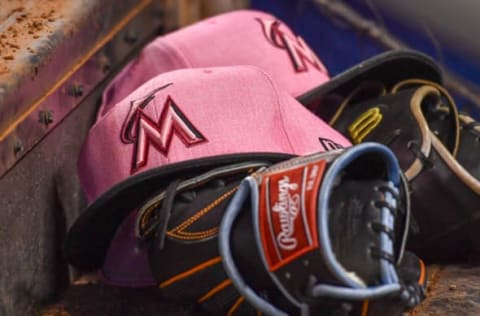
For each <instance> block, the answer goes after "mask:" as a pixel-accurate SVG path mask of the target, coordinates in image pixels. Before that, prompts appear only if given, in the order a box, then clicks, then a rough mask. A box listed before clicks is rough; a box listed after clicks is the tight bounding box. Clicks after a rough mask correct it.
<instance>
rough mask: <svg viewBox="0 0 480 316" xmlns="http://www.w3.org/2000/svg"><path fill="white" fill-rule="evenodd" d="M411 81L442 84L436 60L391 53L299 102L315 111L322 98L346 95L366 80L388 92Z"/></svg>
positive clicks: (408, 52) (403, 51)
mask: <svg viewBox="0 0 480 316" xmlns="http://www.w3.org/2000/svg"><path fill="white" fill-rule="evenodd" d="M411 78H418V79H424V80H429V81H433V82H437V83H442V72H441V69H440V68H439V67H438V65H437V64H436V63H435V61H434V60H433V59H431V58H430V57H429V56H427V55H425V54H422V53H420V52H418V51H414V50H408V49H401V50H390V51H387V52H385V53H382V54H379V55H377V56H375V57H372V58H370V59H367V60H365V61H364V62H361V63H359V64H358V65H356V66H354V67H352V68H350V69H348V70H346V71H344V72H343V73H340V74H339V75H337V76H335V77H334V78H332V79H331V80H330V81H328V82H326V83H324V84H322V85H321V86H318V87H316V88H314V89H312V90H310V91H307V92H306V93H304V94H302V95H301V96H300V97H298V98H297V99H298V101H300V103H302V104H303V105H305V106H307V107H310V108H312V107H311V106H310V105H312V104H316V103H318V100H319V99H321V98H322V97H324V96H326V95H332V94H335V95H338V96H346V95H348V94H349V93H350V92H352V91H353V90H354V89H355V88H356V87H358V86H359V85H360V84H361V83H363V82H366V81H380V82H382V83H383V84H384V85H385V87H386V88H387V89H388V88H391V87H392V86H393V85H394V84H396V83H398V82H399V81H402V80H405V79H411Z"/></svg>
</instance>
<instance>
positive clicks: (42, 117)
mask: <svg viewBox="0 0 480 316" xmlns="http://www.w3.org/2000/svg"><path fill="white" fill-rule="evenodd" d="M38 122H40V123H42V124H43V125H45V126H48V125H49V124H51V123H52V122H53V112H52V111H44V110H42V111H40V112H39V113H38Z"/></svg>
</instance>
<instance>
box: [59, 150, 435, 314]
mask: <svg viewBox="0 0 480 316" xmlns="http://www.w3.org/2000/svg"><path fill="white" fill-rule="evenodd" d="M213 159H217V158H213ZM242 159H243V161H239V162H237V163H232V164H225V163H224V164H222V165H219V166H218V167H216V168H211V169H208V170H205V168H202V169H203V170H202V172H200V170H201V169H199V172H198V173H196V174H195V173H194V172H193V169H189V170H186V171H185V170H182V168H178V166H173V167H172V166H168V168H170V170H175V172H170V175H169V176H168V179H167V178H165V177H164V180H166V181H161V180H162V179H161V177H160V178H158V179H157V181H156V183H157V184H159V187H161V190H160V191H159V193H158V194H155V195H154V196H153V197H151V198H149V199H148V200H147V201H146V202H145V201H143V202H142V201H141V200H139V201H136V203H138V204H137V205H142V206H141V207H140V209H139V210H138V215H137V225H136V227H137V228H136V235H137V238H138V239H139V240H142V241H143V243H144V244H145V247H147V249H148V257H149V262H150V267H151V270H152V272H153V275H154V277H155V279H156V281H157V282H158V286H159V289H160V292H161V294H162V296H163V298H164V299H167V300H172V301H176V302H180V303H195V304H199V305H200V306H201V307H202V308H203V310H204V311H206V312H208V313H210V314H213V315H221V314H227V315H258V313H259V312H261V313H265V314H268V315H285V314H291V315H299V314H302V315H359V314H361V315H398V314H399V313H401V312H402V311H405V310H408V309H409V308H412V307H413V306H415V305H417V304H418V303H419V302H420V301H421V300H422V299H423V297H424V288H425V284H426V280H425V267H424V265H423V263H422V262H421V260H419V259H418V258H417V257H416V256H415V255H413V254H412V253H410V252H404V247H405V243H406V240H407V232H408V227H409V199H408V193H407V183H406V181H405V180H404V178H403V177H402V175H401V172H400V169H399V166H398V163H397V160H396V158H395V157H394V155H393V153H392V152H391V151H390V150H389V149H388V148H387V147H385V146H382V145H380V144H374V143H366V144H361V145H357V146H353V147H351V148H349V149H347V150H342V149H340V150H336V151H331V152H326V153H321V154H314V155H311V156H306V157H299V158H293V159H290V160H284V161H283V162H280V163H278V164H272V163H271V161H268V160H262V159H258V158H257V159H251V160H250V159H245V155H243V156H242ZM204 160H205V159H203V160H202V161H204ZM231 161H234V160H233V159H232V160H231ZM195 164H196V163H195V162H189V165H190V166H194V165H195ZM199 165H205V164H204V163H203V162H202V163H201V164H199ZM162 168H165V167H161V168H158V170H160V171H159V172H158V174H159V175H164V174H165V173H164V172H162V171H161V169H162ZM155 172H157V171H155V170H150V171H148V173H150V176H149V178H150V181H151V180H152V179H153V177H154V176H152V173H155ZM145 179H146V177H145V176H143V175H142V174H139V175H136V176H133V177H132V178H131V179H129V180H127V181H128V184H125V183H123V184H122V183H120V184H119V185H117V186H116V187H114V188H112V190H110V192H107V193H105V196H106V197H107V198H105V197H101V198H100V199H99V202H96V203H94V204H93V205H92V207H93V209H95V210H96V211H97V212H98V211H102V208H105V209H112V208H115V210H116V211H121V210H122V209H131V207H132V205H122V203H121V198H120V197H122V196H124V195H125V194H124V192H122V191H124V190H129V196H130V197H131V196H136V195H135V194H133V193H134V192H135V190H138V191H142V185H138V183H142V182H145ZM135 182H137V183H135ZM122 188H123V189H122ZM127 188H128V189H127ZM135 188H137V189H135ZM116 201H117V202H118V201H120V202H119V203H116ZM131 203H132V202H131ZM92 207H91V208H92ZM78 227H80V226H78V225H77V227H75V226H74V228H73V230H72V231H70V233H69V240H68V244H67V245H68V248H67V255H68V258H69V260H70V262H71V263H73V264H74V265H75V264H76V263H77V264H79V265H80V266H81V265H82V263H85V262H87V261H88V260H89V258H88V256H87V257H82V256H81V254H82V251H79V249H81V248H82V247H83V248H84V249H85V248H87V247H88V246H89V245H85V243H88V242H87V241H86V240H81V239H80V238H76V236H75V235H82V232H80V231H78ZM83 236H85V234H83ZM91 238H95V236H94V234H93V236H91ZM82 243H83V244H82ZM85 253H88V251H87V252H83V254H85Z"/></svg>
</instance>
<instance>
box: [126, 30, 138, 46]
mask: <svg viewBox="0 0 480 316" xmlns="http://www.w3.org/2000/svg"><path fill="white" fill-rule="evenodd" d="M137 39H138V36H137V32H135V31H134V30H127V32H126V33H125V35H124V37H123V40H124V41H125V42H126V43H128V44H133V43H135V42H136V41H137Z"/></svg>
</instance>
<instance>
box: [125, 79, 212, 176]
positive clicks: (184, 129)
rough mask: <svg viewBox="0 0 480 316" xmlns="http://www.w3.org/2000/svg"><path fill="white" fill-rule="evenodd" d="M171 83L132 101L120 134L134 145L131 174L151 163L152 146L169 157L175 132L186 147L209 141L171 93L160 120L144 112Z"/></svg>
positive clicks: (127, 142) (128, 142)
mask: <svg viewBox="0 0 480 316" xmlns="http://www.w3.org/2000/svg"><path fill="white" fill-rule="evenodd" d="M169 85H171V83H170V84H167V85H164V86H162V87H160V88H157V89H155V90H153V91H152V92H150V93H149V94H148V95H147V96H145V97H143V98H141V99H138V100H134V101H131V103H130V111H129V112H128V115H127V117H126V119H125V122H124V123H123V126H122V131H121V135H120V138H121V140H122V142H123V143H124V144H133V154H132V167H131V170H130V173H134V172H135V171H137V170H138V169H140V168H141V167H143V166H145V165H146V164H147V162H148V152H149V150H150V145H152V146H153V147H154V148H155V149H156V150H158V151H159V152H160V153H161V154H163V155H165V156H167V155H168V151H169V149H170V144H171V142H172V138H173V136H174V135H176V136H177V137H178V138H179V139H180V140H181V141H182V142H183V143H184V144H185V146H186V147H189V146H192V145H195V144H198V143H201V142H205V141H207V139H206V138H205V137H204V136H203V135H202V134H201V133H200V131H198V129H196V128H195V126H194V125H193V124H192V123H191V122H190V121H189V120H188V118H187V117H186V115H185V114H184V113H183V112H182V111H181V110H180V108H179V107H178V105H177V104H176V103H175V101H174V100H173V99H172V98H171V97H170V96H168V97H167V98H166V100H165V102H164V104H163V107H162V111H161V113H160V117H159V118H158V119H155V118H152V117H150V116H149V115H148V114H147V113H145V112H144V109H145V107H146V106H147V105H148V104H150V102H152V100H154V99H155V94H156V93H157V92H158V91H159V90H162V89H164V88H166V87H168V86H169Z"/></svg>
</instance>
